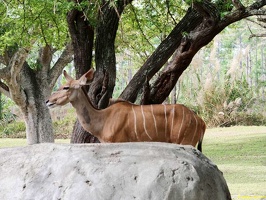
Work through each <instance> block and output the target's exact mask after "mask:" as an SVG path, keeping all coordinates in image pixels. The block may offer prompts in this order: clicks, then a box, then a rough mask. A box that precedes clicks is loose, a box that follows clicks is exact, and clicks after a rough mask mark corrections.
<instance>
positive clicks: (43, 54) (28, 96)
mask: <svg viewBox="0 0 266 200" xmlns="http://www.w3.org/2000/svg"><path fill="white" fill-rule="evenodd" d="M0 12H1V18H0V19H1V29H0V38H1V41H3V43H1V46H0V50H1V51H0V52H1V55H0V63H1V68H0V92H2V93H3V94H5V95H6V96H8V97H10V98H11V99H12V100H13V101H14V102H15V103H16V104H17V105H18V106H19V108H20V109H21V111H22V113H23V117H24V120H25V123H26V135H27V141H28V144H34V143H40V142H53V141H54V135H53V129H52V120H51V116H50V113H49V110H48V108H47V107H46V105H45V100H46V98H47V97H48V96H49V95H50V93H51V91H52V89H53V86H54V84H55V83H56V80H57V78H58V76H59V75H60V74H61V72H62V69H63V68H64V67H65V66H66V65H67V64H68V63H69V62H71V60H72V54H73V52H72V50H73V49H72V45H71V44H69V43H66V42H67V40H66V38H65V36H64V29H63V28H61V27H60V25H59V24H60V17H58V16H57V17H56V16H55V15H56V14H58V15H60V13H58V11H57V9H56V5H55V4H53V2H51V1H43V2H42V3H40V1H23V2H22V3H20V2H19V1H9V2H4V4H3V5H2V6H1V9H0ZM62 16H64V12H63V11H62V12H61V17H62ZM61 19H62V18H61ZM44 22H45V23H44ZM59 29H60V30H59ZM65 34H66V32H65ZM29 36H30V37H29ZM60 38H65V39H64V40H63V42H62V43H60V41H61V40H60ZM59 49H62V50H61V53H60V52H59V53H58V51H57V50H59ZM36 51H39V54H38V55H35V54H34V52H36ZM56 57H57V58H56Z"/></svg>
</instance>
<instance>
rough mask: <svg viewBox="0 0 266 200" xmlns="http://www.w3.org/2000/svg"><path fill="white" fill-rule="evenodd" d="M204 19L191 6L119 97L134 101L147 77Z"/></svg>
mask: <svg viewBox="0 0 266 200" xmlns="http://www.w3.org/2000/svg"><path fill="white" fill-rule="evenodd" d="M202 20H203V18H202V16H201V15H199V13H198V12H196V11H195V10H193V9H191V8H190V9H188V11H187V13H186V15H185V16H184V17H183V18H182V20H181V21H180V22H179V23H178V24H177V25H176V26H175V27H174V29H173V30H172V31H171V33H170V34H169V35H168V36H167V37H166V39H165V40H163V41H162V42H161V44H160V45H159V46H158V47H157V48H156V50H155V51H154V52H153V54H152V55H151V56H150V57H149V58H148V59H147V61H146V62H145V63H144V64H143V66H142V67H141V68H140V70H138V72H137V73H136V74H135V75H134V77H133V78H132V80H131V81H130V82H129V84H128V85H127V87H126V88H125V90H124V91H123V92H122V94H121V95H120V97H119V98H121V99H125V100H128V101H131V102H134V101H135V100H136V98H137V95H138V93H139V91H140V89H141V88H142V85H143V83H144V82H145V81H146V78H147V79H148V80H150V79H151V78H152V77H153V76H154V74H155V73H157V72H158V71H159V70H160V69H161V67H162V66H163V65H164V64H165V63H166V61H167V60H168V59H169V58H170V56H171V55H172V54H173V53H174V52H175V50H176V49H177V47H178V46H179V44H180V43H181V40H182V38H183V34H186V33H189V32H191V31H192V30H194V29H195V28H196V27H197V25H198V24H200V23H201V22H202Z"/></svg>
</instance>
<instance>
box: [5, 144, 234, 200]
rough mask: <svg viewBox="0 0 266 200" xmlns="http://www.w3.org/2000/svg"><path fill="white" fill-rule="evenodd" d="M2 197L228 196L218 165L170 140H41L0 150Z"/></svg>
mask: <svg viewBox="0 0 266 200" xmlns="http://www.w3.org/2000/svg"><path fill="white" fill-rule="evenodd" d="M0 199H2V200H15V199H21V200H31V199H36V200H41V199H47V200H48V199H49V200H52V199H53V200H58V199H61V200H65V199H66V200H72V199H73V200H83V199H86V200H88V199H90V200H102V199H103V200H120V199H121V200H131V199H135V200H149V199H151V200H170V199H171V200H172V199H182V200H185V199H187V200H201V199H202V200H207V199H209V200H214V199H215V200H219V199H220V200H226V199H231V197H230V193H229V190H228V187H227V185H226V182H225V180H224V178H223V176H222V173H221V172H220V171H219V170H218V169H217V167H216V166H215V165H214V164H213V163H212V162H211V161H210V160H209V159H208V158H206V157H205V156H204V155H203V154H201V153H200V152H199V151H197V150H196V149H195V148H193V147H190V146H182V145H176V144H167V143H119V144H118V143H117V144H82V145H58V144H38V145H32V146H27V147H21V148H7V149H1V150H0Z"/></svg>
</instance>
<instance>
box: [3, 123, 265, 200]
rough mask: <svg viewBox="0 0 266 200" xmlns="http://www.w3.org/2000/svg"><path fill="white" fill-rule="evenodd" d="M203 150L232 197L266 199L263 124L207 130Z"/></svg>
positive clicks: (8, 142) (13, 142)
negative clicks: (220, 172)
mask: <svg viewBox="0 0 266 200" xmlns="http://www.w3.org/2000/svg"><path fill="white" fill-rule="evenodd" d="M56 143H69V140H56ZM25 145H26V140H25V139H0V148H1V147H12V146H25ZM203 153H204V154H205V155H206V156H207V157H208V158H210V159H211V160H212V161H213V162H214V163H215V164H216V165H217V166H218V168H219V169H220V170H221V171H222V172H223V174H224V177H225V179H226V181H227V184H228V186H229V189H230V192H231V194H232V197H233V199H234V200H244V199H246V200H259V199H266V127H263V126H262V127H256V126H252V127H244V126H236V127H230V128H214V129H208V130H207V131H206V134H205V136H204V141H203Z"/></svg>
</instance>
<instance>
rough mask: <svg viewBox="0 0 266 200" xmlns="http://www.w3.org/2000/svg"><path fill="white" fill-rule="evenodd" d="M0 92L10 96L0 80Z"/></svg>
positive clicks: (6, 87)
mask: <svg viewBox="0 0 266 200" xmlns="http://www.w3.org/2000/svg"><path fill="white" fill-rule="evenodd" d="M0 92H1V93H3V94H4V95H5V96H7V97H9V98H10V93H9V88H8V86H7V85H6V84H5V83H3V82H2V81H0Z"/></svg>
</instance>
